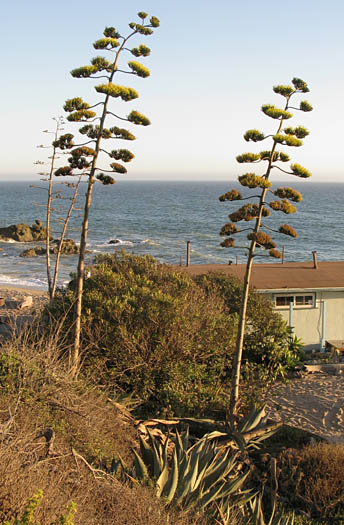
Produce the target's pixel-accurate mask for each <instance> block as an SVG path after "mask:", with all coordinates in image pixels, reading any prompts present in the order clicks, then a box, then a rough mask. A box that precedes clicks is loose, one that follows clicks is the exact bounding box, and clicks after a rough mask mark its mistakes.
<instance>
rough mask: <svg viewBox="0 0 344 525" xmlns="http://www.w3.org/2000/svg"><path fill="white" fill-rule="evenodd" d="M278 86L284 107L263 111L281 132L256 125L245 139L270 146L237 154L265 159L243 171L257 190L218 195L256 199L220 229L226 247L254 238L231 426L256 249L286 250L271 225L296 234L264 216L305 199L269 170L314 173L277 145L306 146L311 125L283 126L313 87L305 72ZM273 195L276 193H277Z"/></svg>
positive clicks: (304, 107) (303, 106)
mask: <svg viewBox="0 0 344 525" xmlns="http://www.w3.org/2000/svg"><path fill="white" fill-rule="evenodd" d="M273 90H274V92H275V93H277V94H279V95H281V96H282V97H283V98H284V99H285V104H284V108H282V109H280V108H278V107H275V106H274V105H271V104H265V105H263V106H262V111H263V113H264V114H265V115H266V116H268V117H270V118H272V119H274V120H276V121H277V129H276V132H275V133H274V134H269V135H265V134H264V133H263V132H261V131H259V130H257V129H250V130H248V131H247V132H246V133H245V134H244V139H245V140H246V141H247V142H255V143H257V142H261V141H264V140H266V139H268V138H270V139H271V140H272V144H271V147H270V149H269V150H264V151H260V152H259V153H243V154H241V155H238V156H237V157H236V160H237V162H239V163H240V164H245V163H253V164H257V163H259V164H260V163H264V164H265V168H264V169H263V173H262V174H260V175H256V173H245V174H243V175H240V176H239V177H238V181H239V183H240V184H241V186H243V187H245V188H249V189H253V190H254V191H255V194H254V195H252V196H251V197H244V196H243V195H242V194H241V192H239V191H238V190H236V189H233V190H231V191H229V192H227V193H225V194H224V195H221V196H220V197H219V200H220V201H222V202H224V201H231V202H233V201H243V200H246V199H252V198H254V199H255V201H254V202H253V203H248V204H245V205H243V206H242V207H240V208H239V209H237V210H235V211H234V212H232V213H230V214H229V219H230V222H228V223H226V224H225V225H224V226H223V227H222V229H221V232H220V235H223V236H225V237H226V238H225V240H224V241H223V242H222V243H221V246H223V247H228V248H235V247H236V245H235V239H234V236H237V235H238V234H240V233H241V232H244V231H249V233H248V234H247V239H248V240H249V241H250V243H249V245H248V246H244V248H245V249H246V250H247V263H246V270H245V276H244V282H243V291H242V299H241V308H240V315H239V324H238V333H237V340H236V348H235V354H234V361H233V369H232V383H231V395H230V405H229V417H230V422H231V425H232V426H234V425H235V417H236V413H237V409H238V402H239V388H240V372H241V361H242V352H243V346H244V335H245V325H246V313H247V302H248V293H249V287H250V280H251V272H252V264H253V259H254V257H255V256H256V255H257V254H256V249H257V248H260V249H262V250H264V251H267V252H268V254H269V255H270V256H271V257H275V258H281V253H280V252H279V251H278V250H277V249H276V243H275V242H274V241H273V240H272V237H271V236H270V234H269V233H267V231H266V230H268V231H269V232H271V231H274V232H278V233H280V234H284V235H288V236H290V237H297V233H296V231H295V230H294V229H293V228H292V227H291V226H290V225H288V224H281V225H280V226H279V227H278V229H276V228H275V227H271V226H269V225H268V221H265V220H266V218H267V217H269V216H270V213H271V211H270V210H273V211H276V212H282V213H284V214H287V215H289V214H290V213H294V212H295V211H296V208H295V206H294V205H293V204H292V202H300V201H301V200H302V195H301V193H299V192H298V191H296V190H294V189H293V188H290V187H279V188H277V189H276V190H273V189H271V187H272V184H271V182H270V175H271V174H272V171H273V170H279V171H282V172H283V173H287V174H289V175H294V176H296V177H301V178H307V177H310V175H311V173H310V172H309V171H308V170H307V169H306V168H304V167H303V166H301V165H300V164H297V163H291V164H290V166H289V169H284V168H282V167H281V164H280V163H282V165H284V164H286V163H289V162H290V157H289V155H288V154H287V153H285V152H284V151H279V150H277V147H279V146H280V145H282V146H288V147H300V146H302V140H301V139H303V138H305V137H306V136H307V135H308V134H309V131H308V130H307V129H306V128H304V127H303V126H297V127H291V126H286V127H284V126H285V122H286V121H287V120H289V119H291V118H292V117H293V114H292V113H291V111H290V110H291V109H293V110H297V111H302V112H308V111H312V109H313V108H312V106H311V105H310V104H309V102H307V101H306V100H302V101H301V102H300V103H299V106H298V107H294V106H292V105H291V99H292V98H293V97H294V96H295V95H298V94H301V93H307V92H309V89H308V86H307V84H306V82H304V81H303V80H301V79H300V78H293V80H292V85H277V86H274V88H273ZM271 195H273V198H272V199H271ZM276 197H277V199H276ZM242 221H244V222H250V221H254V226H253V227H248V228H241V229H240V228H239V227H238V226H237V223H239V222H242ZM274 224H275V221H274Z"/></svg>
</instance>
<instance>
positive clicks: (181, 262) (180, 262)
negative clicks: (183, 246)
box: [179, 256, 183, 266]
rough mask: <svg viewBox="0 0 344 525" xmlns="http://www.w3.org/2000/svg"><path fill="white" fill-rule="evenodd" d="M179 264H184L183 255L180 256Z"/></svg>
mask: <svg viewBox="0 0 344 525" xmlns="http://www.w3.org/2000/svg"><path fill="white" fill-rule="evenodd" d="M179 266H183V259H182V256H180V259H179Z"/></svg>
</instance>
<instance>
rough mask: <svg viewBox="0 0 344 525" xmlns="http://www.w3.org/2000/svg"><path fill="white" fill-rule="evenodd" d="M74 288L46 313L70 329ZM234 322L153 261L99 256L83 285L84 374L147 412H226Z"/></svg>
mask: <svg viewBox="0 0 344 525" xmlns="http://www.w3.org/2000/svg"><path fill="white" fill-rule="evenodd" d="M74 294H75V282H74V281H72V282H71V283H70V290H69V292H68V293H67V294H66V295H64V296H60V297H57V298H56V301H55V302H54V305H53V306H52V309H51V313H52V314H53V316H54V318H56V317H63V316H64V315H65V316H66V319H65V327H66V329H67V331H68V329H69V327H70V326H71V325H72V322H73V316H72V309H71V305H72V304H73V301H74V297H75V296H74ZM235 324H236V321H235V320H233V319H232V318H228V316H227V315H226V312H225V305H224V301H223V299H222V298H221V297H219V296H218V295H216V294H207V293H206V292H205V291H204V290H203V289H202V288H201V287H200V286H198V285H197V283H196V282H194V281H193V280H192V279H191V278H189V277H188V276H187V275H184V274H182V273H176V272H171V270H170V269H169V268H168V267H166V266H165V265H161V264H158V263H157V262H156V261H155V260H154V259H152V258H151V257H148V256H146V257H137V256H133V255H125V254H122V255H121V256H116V255H115V256H102V257H100V258H98V259H97V266H95V267H94V268H92V276H91V277H90V278H89V279H87V280H86V281H85V287H84V298H83V316H82V345H83V348H84V349H85V353H84V356H83V359H84V361H83V363H84V368H83V370H84V373H88V374H92V373H93V374H94V377H96V380H97V381H100V382H103V383H104V384H107V385H108V384H110V383H112V384H113V385H114V388H117V389H120V390H121V391H123V392H126V393H131V394H133V395H134V396H138V397H139V398H140V399H141V400H142V401H143V402H144V406H145V410H148V411H157V410H164V411H167V412H168V411H170V412H173V413H175V414H179V415H182V414H185V413H188V414H194V413H195V414H201V413H208V412H209V410H210V411H212V410H213V409H214V408H216V406H217V407H221V406H222V407H224V406H225V401H224V397H223V394H224V392H225V391H226V390H227V384H226V381H227V379H228V377H229V374H228V369H229V367H230V362H231V352H232V347H233V341H234V332H235Z"/></svg>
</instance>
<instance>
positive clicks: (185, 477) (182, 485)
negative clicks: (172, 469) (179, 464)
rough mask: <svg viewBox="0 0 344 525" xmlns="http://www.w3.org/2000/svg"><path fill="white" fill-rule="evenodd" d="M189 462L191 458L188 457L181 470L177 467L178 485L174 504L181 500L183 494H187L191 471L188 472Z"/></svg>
mask: <svg viewBox="0 0 344 525" xmlns="http://www.w3.org/2000/svg"><path fill="white" fill-rule="evenodd" d="M190 463H191V458H190V457H188V459H187V464H186V467H185V469H184V470H183V471H181V469H180V468H179V480H178V487H177V490H176V494H175V503H176V505H177V504H178V503H180V502H181V501H182V500H183V498H184V497H185V495H186V494H187V492H188V490H189V486H190V479H191V474H192V472H191V474H190Z"/></svg>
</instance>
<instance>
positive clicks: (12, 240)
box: [0, 239, 24, 244]
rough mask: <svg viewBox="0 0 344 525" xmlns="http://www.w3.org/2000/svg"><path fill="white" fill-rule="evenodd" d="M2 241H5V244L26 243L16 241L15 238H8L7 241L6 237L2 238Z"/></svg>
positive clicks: (0, 240)
mask: <svg viewBox="0 0 344 525" xmlns="http://www.w3.org/2000/svg"><path fill="white" fill-rule="evenodd" d="M0 242H4V243H5V244H24V243H23V242H19V241H15V240H14V239H8V240H7V241H5V239H0Z"/></svg>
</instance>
